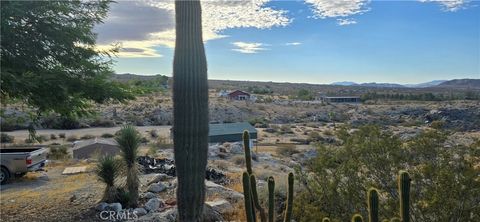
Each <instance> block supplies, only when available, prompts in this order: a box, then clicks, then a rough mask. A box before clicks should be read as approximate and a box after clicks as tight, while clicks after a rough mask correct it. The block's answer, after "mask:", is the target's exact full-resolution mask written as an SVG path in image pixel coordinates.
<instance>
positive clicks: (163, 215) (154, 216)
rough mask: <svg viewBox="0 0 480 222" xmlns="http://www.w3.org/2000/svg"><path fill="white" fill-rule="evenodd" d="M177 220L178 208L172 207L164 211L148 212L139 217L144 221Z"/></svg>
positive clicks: (168, 221) (139, 219)
mask: <svg viewBox="0 0 480 222" xmlns="http://www.w3.org/2000/svg"><path fill="white" fill-rule="evenodd" d="M176 220H177V208H176V207H175V208H170V209H168V210H165V211H163V212H159V213H151V214H147V215H145V216H143V217H139V218H138V220H135V221H142V222H176Z"/></svg>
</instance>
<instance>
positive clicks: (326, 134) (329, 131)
mask: <svg viewBox="0 0 480 222" xmlns="http://www.w3.org/2000/svg"><path fill="white" fill-rule="evenodd" d="M323 135H325V136H333V131H332V130H329V129H327V130H325V131H323Z"/></svg>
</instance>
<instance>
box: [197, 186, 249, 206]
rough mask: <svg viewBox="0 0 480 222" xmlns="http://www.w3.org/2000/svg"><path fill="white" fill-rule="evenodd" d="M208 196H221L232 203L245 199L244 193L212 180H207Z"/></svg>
mask: <svg viewBox="0 0 480 222" xmlns="http://www.w3.org/2000/svg"><path fill="white" fill-rule="evenodd" d="M205 188H206V192H207V196H217V197H218V196H220V197H222V198H225V199H226V200H228V201H229V202H231V203H237V202H239V201H243V194H241V193H239V192H237V191H235V190H232V189H229V188H226V187H224V186H222V185H219V184H216V183H214V182H211V181H208V180H207V181H205Z"/></svg>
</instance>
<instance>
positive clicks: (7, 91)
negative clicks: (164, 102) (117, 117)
mask: <svg viewBox="0 0 480 222" xmlns="http://www.w3.org/2000/svg"><path fill="white" fill-rule="evenodd" d="M110 2H111V1H109V0H97V1H78V0H77V1H2V3H1V36H0V37H1V81H0V83H1V85H2V87H1V99H2V102H3V103H5V102H8V101H20V102H23V103H25V104H27V105H30V106H32V107H34V108H37V110H38V111H39V112H43V111H55V112H57V113H60V114H64V115H72V114H77V115H83V114H86V113H88V112H87V111H88V110H89V109H88V108H89V107H90V105H91V103H92V102H98V103H102V102H106V101H109V100H116V101H124V100H126V99H132V98H133V97H132V94H131V93H130V90H129V89H128V88H127V87H125V86H124V85H121V84H119V83H116V82H111V81H110V80H109V77H110V75H111V74H112V73H113V71H112V69H111V63H112V61H111V59H110V57H109V56H110V55H111V54H112V53H115V51H102V52H100V51H97V50H95V40H96V34H95V33H94V32H93V31H92V29H93V27H94V25H95V24H98V23H100V22H102V20H103V19H104V18H105V16H106V14H107V11H108V6H109V3H110Z"/></svg>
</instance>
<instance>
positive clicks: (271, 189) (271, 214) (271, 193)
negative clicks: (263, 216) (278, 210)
mask: <svg viewBox="0 0 480 222" xmlns="http://www.w3.org/2000/svg"><path fill="white" fill-rule="evenodd" d="M274 221H275V179H273V177H272V176H270V177H268V222H274Z"/></svg>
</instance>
